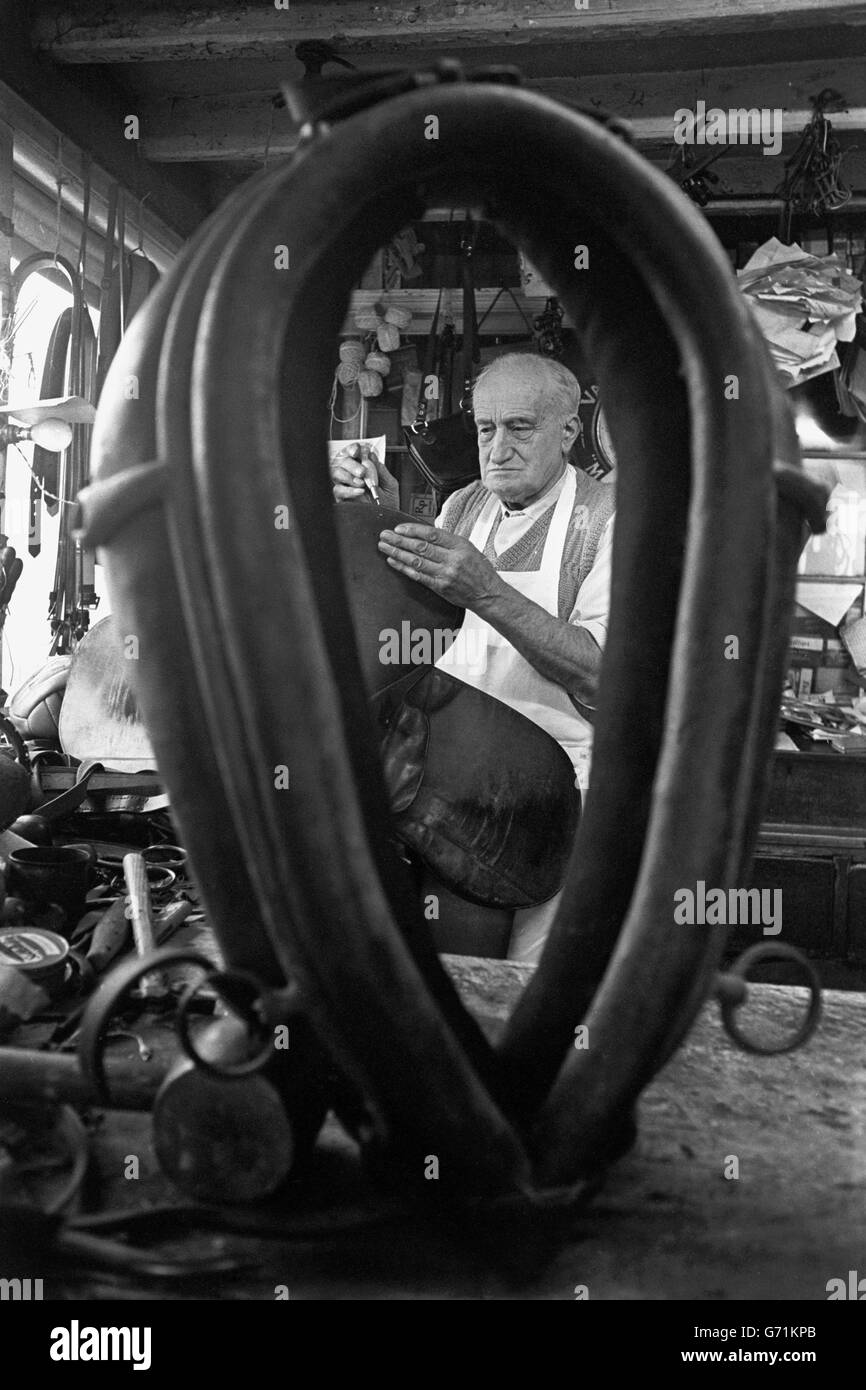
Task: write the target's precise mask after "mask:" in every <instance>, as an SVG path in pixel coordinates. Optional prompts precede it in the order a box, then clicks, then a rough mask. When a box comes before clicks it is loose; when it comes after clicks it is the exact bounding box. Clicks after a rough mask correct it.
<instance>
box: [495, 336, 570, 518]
mask: <svg viewBox="0 0 866 1390" xmlns="http://www.w3.org/2000/svg"><path fill="white" fill-rule="evenodd" d="M472 404H473V409H474V412H475V426H476V430H477V433H478V457H479V460H480V463H481V480H482V482H483V483H484V485H485V487H487V488H489V489H490V491H491V492H493V493H495V494H496V496H497V497H499V498H500V500H501V501H502V502H503V503H504V504H505V505H506V506H508V507H513V508H520V507H524V506H527V505H528V504H529V503H530V502H531V501H533V499H534V498H536V497H539V496H542V495H543V493H544V492H545V491H546V490H547V488H549V487H550V486H552V484H553V483H554V482H555V481H556V479H557V478H558V477H560V476H561V475H562V472H563V469H564V468H565V466H566V464H567V461H568V457H569V454H570V453H571V449H572V446H573V444H574V442H575V440H576V439H577V436H578V433H579V430H580V422H579V417H578V413H577V412H578V406H579V405H580V386H579V384H578V382H577V378H576V377H575V376H574V375H573V374H572V373H571V372H570V371H569V370H568V368H567V367H563V366H562V364H561V363H560V362H554V361H552V360H551V359H550V358H547V357H539V356H536V355H535V354H534V353H529V352H509V353H506V354H504V355H503V356H502V357H497V358H496V359H495V361H493V362H491V363H490V366H489V367H486V368H485V369H484V371H483V372H481V374H480V375H479V377H478V380H477V381H476V383H475V389H474V391H473V393H472Z"/></svg>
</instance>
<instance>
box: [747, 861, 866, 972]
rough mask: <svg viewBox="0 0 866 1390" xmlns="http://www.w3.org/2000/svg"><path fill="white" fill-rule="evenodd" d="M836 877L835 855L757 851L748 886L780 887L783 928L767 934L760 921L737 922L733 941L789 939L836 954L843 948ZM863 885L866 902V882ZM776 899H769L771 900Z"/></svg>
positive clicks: (819, 952)
mask: <svg viewBox="0 0 866 1390" xmlns="http://www.w3.org/2000/svg"><path fill="white" fill-rule="evenodd" d="M864 869H866V866H864ZM836 877H837V867H836V864H835V862H834V860H832V859H809V858H806V857H803V858H801V859H789V858H775V857H771V856H768V855H757V856H756V858H755V861H754V864H753V866H752V874H751V881H750V883H749V887H750V888H758V889H762V890H766V891H768V892H769V893H773V892H774V891H775V890H777V889H778V890H780V891H781V894H782V899H781V905H782V930H781V931H780V932H779V933H778V935H776V936H765V935H764V932H763V928H762V926H761V925H760V924H759V925H756V926H751V925H741V926H737V927H735V928H734V929H733V930H732V932H731V938H730V941H731V945H732V946H736V947H738V948H740V949H743V948H745V947H746V946H750V945H752V944H753V943H754V942H757V941H786V942H787V943H788V944H789V945H791V946H799V947H800V948H801V950H803V951H806V952H808V953H809V954H815V955H832V954H834V953H835V952H836V951H837V950H839V949H841V945H840V943H838V942H837V940H836V939H835V938H836V936H838V921H837V904H836V891H835V889H836ZM863 889H864V904H866V882H864V885H863ZM774 901H775V899H770V903H771V904H772V903H773V902H774ZM834 928H835V931H834Z"/></svg>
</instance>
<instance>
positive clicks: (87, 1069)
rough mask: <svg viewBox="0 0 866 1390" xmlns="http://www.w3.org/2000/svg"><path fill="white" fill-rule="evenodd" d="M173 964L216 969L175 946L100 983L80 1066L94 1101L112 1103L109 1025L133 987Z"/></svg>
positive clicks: (123, 966) (82, 1038)
mask: <svg viewBox="0 0 866 1390" xmlns="http://www.w3.org/2000/svg"><path fill="white" fill-rule="evenodd" d="M173 965H197V966H199V967H200V968H201V970H202V971H203V973H204V974H209V973H210V972H211V971H212V970H213V965H212V962H211V961H209V960H207V959H206V958H205V957H204V956H203V955H201V954H200V953H199V952H198V951H183V950H178V949H177V948H175V947H172V946H162V947H159V948H158V949H157V950H156V951H152V952H151V953H150V954H149V956H148V957H147V958H146V959H145V960H142V959H141V958H140V957H136V958H133V959H130V960H126V961H122V962H121V963H120V964H119V965H117V966H115V967H114V969H113V970H112V971H111V973H110V974H109V975H106V976H105V978H104V979H103V980H102V982H101V983H100V985H99V987H98V988H97V989H96V991H95V992H94V993H93V994H92V995H91V996H90V999H89V1000H88V1003H87V1007H86V1009H85V1010H84V1016H83V1018H82V1020H81V1032H80V1034H79V1038H78V1064H79V1066H80V1068H81V1073H82V1075H83V1076H84V1078H85V1080H86V1081H87V1082H88V1083H89V1084H90V1087H91V1090H92V1091H93V1094H94V1098H95V1099H96V1100H97V1101H98V1102H99V1103H100V1104H101V1105H105V1106H108V1105H110V1104H111V1100H110V1097H109V1092H108V1081H107V1079H106V1075H105V1061H104V1058H103V1046H104V1042H105V1036H106V1033H107V1032H108V1025H109V1023H110V1022H111V1019H112V1018H113V1016H114V1014H115V1013H116V1012H117V1010H118V1008H119V1007H120V1005H121V1003H122V1002H123V1000H124V999H125V998H126V995H127V994H128V993H129V991H130V990H131V989H132V987H133V985H136V984H138V982H139V980H141V979H143V978H144V976H145V975H150V974H151V973H152V971H154V970H163V969H166V968H168V967H170V966H173Z"/></svg>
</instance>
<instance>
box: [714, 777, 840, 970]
mask: <svg viewBox="0 0 866 1390" xmlns="http://www.w3.org/2000/svg"><path fill="white" fill-rule="evenodd" d="M749 886H750V887H754V888H763V889H769V890H773V889H781V891H782V931H781V933H780V935H779V936H778V937H774V938H768V937H764V935H763V933H762V930H761V927H760V926H755V927H751V926H745V927H738V928H737V929H736V931H735V932H733V933H732V937H731V946H732V948H733V949H737V950H739V949H742V948H744V947H746V946H748V945H751V944H752V943H753V942H756V941H766V940H780V941H786V942H789V943H790V944H791V945H792V946H798V947H799V948H800V949H801V950H802V951H804V952H805V953H806V954H807V955H809V956H814V957H816V958H819V959H825V960H835V961H847V962H849V963H851V964H852V965H853V966H856V967H857V968H858V970H859V972H860V973H861V975H862V974H864V973H866V766H864V764H863V762H862V761H861V760H860V759H854V758H846V757H845V756H844V755H843V754H838V753H829V752H822V753H811V752H803V753H786V752H777V753H776V754H775V756H774V761H773V767H772V773H771V780H770V787H769V792H768V797H767V805H766V812H765V818H764V821H763V824H762V826H761V832H760V836H759V840H758V849H757V853H756V855H755V861H754V864H753V867H752V876H751V882H750V885H749Z"/></svg>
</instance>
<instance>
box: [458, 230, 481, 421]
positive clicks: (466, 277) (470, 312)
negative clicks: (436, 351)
mask: <svg viewBox="0 0 866 1390" xmlns="http://www.w3.org/2000/svg"><path fill="white" fill-rule="evenodd" d="M476 236H477V228H476V227H475V225H474V223H473V221H472V218H471V217H470V216H469V215H468V214H467V217H466V222H465V224H464V229H463V240H462V241H461V243H460V252H461V259H462V270H463V355H462V362H463V383H462V390H461V394H460V409H461V411H462V412H463V414H464V415H465V416H467V417H471V415H472V383H473V381H474V379H475V363H476V362H477V361H478V360H479V350H478V315H477V310H476V306H475V282H474V278H473V273H472V256H473V253H474V250H475V238H476Z"/></svg>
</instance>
